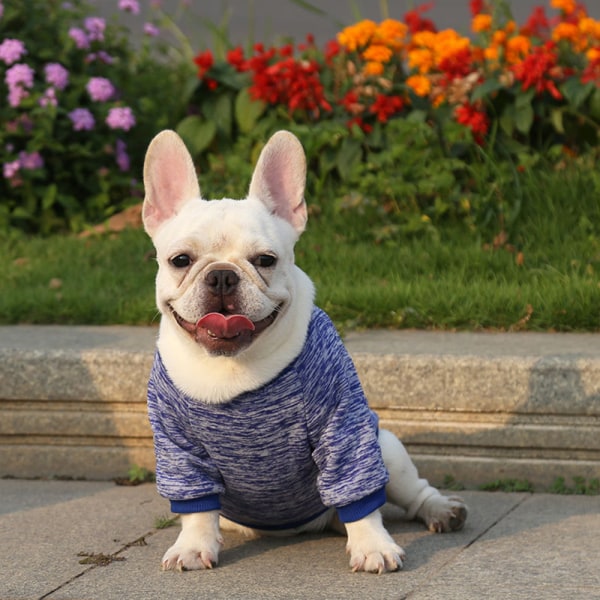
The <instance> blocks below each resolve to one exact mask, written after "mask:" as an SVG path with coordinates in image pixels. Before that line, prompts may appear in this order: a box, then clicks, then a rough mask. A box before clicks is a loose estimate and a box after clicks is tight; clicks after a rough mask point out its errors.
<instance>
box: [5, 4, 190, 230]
mask: <svg viewBox="0 0 600 600" xmlns="http://www.w3.org/2000/svg"><path fill="white" fill-rule="evenodd" d="M119 6H120V8H121V9H122V10H126V11H130V12H135V13H137V12H138V11H139V6H138V3H137V1H136V0H120V2H119ZM141 26H142V24H141V23H140V28H141ZM145 31H146V32H147V35H146V36H145V39H144V40H143V41H142V42H141V44H140V47H134V45H133V42H132V41H131V35H130V32H129V31H128V30H126V29H125V28H123V27H120V26H119V25H118V24H117V23H116V22H114V23H113V22H106V20H104V19H102V18H100V17H96V16H94V15H93V14H91V13H90V12H89V7H88V5H87V3H85V2H84V0H73V1H71V2H62V1H61V0H47V1H45V2H41V1H39V0H4V2H3V3H0V122H1V123H2V127H1V128H0V165H1V166H2V172H0V227H6V226H13V227H18V228H20V229H23V230H25V231H28V232H41V233H49V232H52V231H56V230H67V229H70V230H79V229H81V228H83V227H84V226H85V225H86V224H87V223H90V222H97V221H101V220H104V219H105V218H107V217H108V216H109V215H111V214H112V213H114V212H116V211H118V210H120V209H122V208H123V207H125V206H127V205H128V204H130V203H131V202H133V201H137V200H138V199H139V196H140V183H139V182H138V178H139V174H140V173H141V161H140V158H141V157H142V156H143V150H142V148H143V147H145V146H146V145H147V142H148V139H149V138H150V137H151V136H152V135H153V134H154V133H156V132H157V131H158V130H159V129H161V128H162V127H166V126H168V125H169V124H170V123H172V122H174V121H176V120H177V118H178V115H179V114H180V113H179V112H178V111H180V110H181V108H182V104H181V94H180V93H178V94H173V93H172V90H173V89H181V88H182V82H183V81H184V75H189V68H188V67H187V66H186V64H185V63H183V62H181V63H180V64H179V66H177V65H172V64H167V63H165V62H160V61H159V60H158V59H157V58H156V57H157V56H158V51H161V48H163V47H164V44H163V43H162V42H160V41H159V40H157V39H156V38H155V37H154V35H155V34H156V33H157V29H156V27H155V25H153V24H151V23H147V24H146V25H145Z"/></svg>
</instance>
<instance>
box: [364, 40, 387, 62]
mask: <svg viewBox="0 0 600 600" xmlns="http://www.w3.org/2000/svg"><path fill="white" fill-rule="evenodd" d="M392 54H393V53H392V51H391V50H390V48H388V47H387V46H382V45H381V44H372V45H371V46H369V47H368V48H367V49H366V50H365V51H364V52H363V53H362V57H363V58H364V59H365V60H366V61H372V62H378V63H386V62H389V60H390V59H391V58H392Z"/></svg>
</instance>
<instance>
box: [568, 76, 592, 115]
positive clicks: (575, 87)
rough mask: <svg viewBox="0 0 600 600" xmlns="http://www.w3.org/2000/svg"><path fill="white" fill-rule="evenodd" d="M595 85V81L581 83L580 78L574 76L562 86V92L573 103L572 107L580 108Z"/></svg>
mask: <svg viewBox="0 0 600 600" xmlns="http://www.w3.org/2000/svg"><path fill="white" fill-rule="evenodd" d="M595 87H596V86H595V85H594V84H593V83H581V81H579V79H576V78H572V79H569V80H567V81H565V82H564V83H563V84H562V85H561V86H560V92H561V93H562V95H563V96H564V97H565V98H566V100H567V102H568V103H569V104H570V105H571V108H574V109H578V108H579V107H580V106H581V105H582V104H583V103H584V102H585V101H586V99H587V97H588V96H589V95H590V94H591V93H592V90H594V89H595Z"/></svg>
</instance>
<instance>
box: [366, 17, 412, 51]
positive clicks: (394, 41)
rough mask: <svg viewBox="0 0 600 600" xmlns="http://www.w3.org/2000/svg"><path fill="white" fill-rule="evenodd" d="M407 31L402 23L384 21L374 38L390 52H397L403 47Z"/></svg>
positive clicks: (393, 20)
mask: <svg viewBox="0 0 600 600" xmlns="http://www.w3.org/2000/svg"><path fill="white" fill-rule="evenodd" d="M407 31H408V27H407V26H406V25H405V24H404V23H402V22H400V21H396V20H395V19H386V20H385V21H382V22H381V23H380V24H379V27H377V30H376V31H375V34H374V37H375V39H377V40H379V41H380V42H381V43H382V44H385V45H386V46H389V47H390V48H391V49H392V50H395V51H398V50H401V49H402V47H403V46H404V40H405V38H406V33H407Z"/></svg>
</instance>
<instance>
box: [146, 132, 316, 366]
mask: <svg viewBox="0 0 600 600" xmlns="http://www.w3.org/2000/svg"><path fill="white" fill-rule="evenodd" d="M305 179H306V161H305V156H304V151H303V149H302V146H301V144H300V142H299V141H298V139H297V138H296V137H295V136H294V135H292V134H291V133H288V132H285V131H280V132H278V133H276V134H275V135H274V136H273V137H272V138H271V139H270V140H269V141H268V143H267V144H266V146H265V147H264V148H263V150H262V152H261V154H260V157H259V159H258V163H257V165H256V168H255V170H254V174H253V175H252V180H251V183H250V190H249V194H248V197H247V198H246V199H245V200H230V199H223V200H203V199H202V198H201V195H200V188H199V186H198V180H197V176H196V171H195V169H194V165H193V162H192V158H191V156H190V155H189V153H188V151H187V149H186V147H185V145H184V143H183V141H182V140H181V139H180V138H179V136H178V135H177V134H176V133H174V132H173V131H163V132H162V133H159V134H158V135H157V136H156V137H155V138H154V139H153V140H152V142H151V144H150V146H149V148H148V151H147V154H146V160H145V164H144V186H145V191H146V197H145V200H144V207H143V220H144V226H145V228H146V231H147V232H148V234H149V235H150V237H151V238H152V241H153V242H154V245H155V247H156V252H157V259H158V264H159V270H158V275H157V279H156V300H157V305H158V308H159V310H160V312H161V313H162V318H163V321H165V320H167V323H168V326H169V327H170V328H171V329H176V330H177V332H178V335H180V336H185V337H186V338H187V339H188V340H193V342H194V343H195V344H196V345H198V346H200V347H201V348H203V349H204V351H205V352H206V353H207V354H208V355H210V356H235V355H237V354H238V353H240V352H241V351H243V350H245V349H247V348H248V347H250V346H251V345H252V344H254V342H255V341H256V340H257V339H259V338H261V336H264V335H265V332H267V331H268V330H270V329H271V328H274V327H275V326H276V324H277V323H278V321H279V320H281V315H282V314H284V313H285V312H286V311H287V310H288V309H289V305H290V304H291V303H292V302H293V300H294V287H295V281H294V269H296V267H295V266H294V244H295V243H296V241H297V239H298V237H299V236H300V234H301V233H302V231H303V230H304V227H305V224H306V219H307V211H306V204H305V202H304V185H305Z"/></svg>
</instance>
